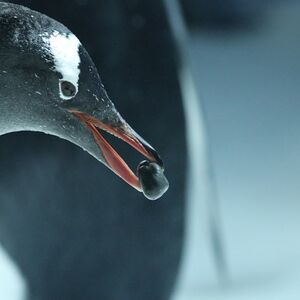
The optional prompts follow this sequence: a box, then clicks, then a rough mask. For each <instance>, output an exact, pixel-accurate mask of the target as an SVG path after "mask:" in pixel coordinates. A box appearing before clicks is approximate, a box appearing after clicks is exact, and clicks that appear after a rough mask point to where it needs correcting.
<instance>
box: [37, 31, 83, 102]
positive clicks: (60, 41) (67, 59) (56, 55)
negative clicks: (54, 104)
mask: <svg viewBox="0 0 300 300" xmlns="http://www.w3.org/2000/svg"><path fill="white" fill-rule="evenodd" d="M42 38H43V41H44V42H45V43H46V45H47V46H48V47H47V48H48V50H49V52H50V54H51V56H52V57H53V59H54V64H55V70H56V71H57V72H59V73H60V74H61V75H62V79H61V80H66V81H69V82H71V83H72V84H73V85H74V86H75V87H76V93H77V91H78V80H79V74H80V69H79V64H80V56H79V46H80V45H81V44H80V41H79V40H78V38H77V37H76V36H75V35H74V34H72V33H69V34H62V33H59V32H58V31H54V32H53V33H52V34H50V35H49V34H45V35H43V37H42ZM59 92H60V97H61V98H62V99H66V100H68V99H69V97H66V96H64V95H63V94H62V91H61V89H60V85H59Z"/></svg>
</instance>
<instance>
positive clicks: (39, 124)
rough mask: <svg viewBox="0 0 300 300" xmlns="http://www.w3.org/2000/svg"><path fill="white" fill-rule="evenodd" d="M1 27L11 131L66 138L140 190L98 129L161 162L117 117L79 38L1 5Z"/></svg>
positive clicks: (37, 17) (0, 50) (36, 15)
mask: <svg viewBox="0 0 300 300" xmlns="http://www.w3.org/2000/svg"><path fill="white" fill-rule="evenodd" d="M5 9H6V10H5ZM5 11H6V15H5ZM0 25H1V26H0V39H2V41H1V43H0V44H1V45H2V46H0V57H1V55H2V57H5V59H3V61H5V64H4V67H3V69H5V72H6V73H5V76H2V77H0V81H1V80H2V79H3V80H2V82H3V83H4V85H3V88H2V89H1V88H0V91H1V94H2V96H3V98H4V99H5V98H7V99H8V98H10V99H12V100H10V101H11V102H10V105H11V108H10V109H11V111H14V114H12V115H14V116H16V115H17V116H18V122H15V126H16V128H15V130H14V131H17V130H34V131H42V132H45V133H49V134H53V135H56V136H58V137H61V138H63V139H66V140H69V141H71V142H72V143H74V144H76V145H78V146H80V147H81V148H83V149H84V150H86V151H88V152H89V153H90V154H91V155H92V156H94V157H95V158H97V159H98V160H99V161H101V162H102V163H103V164H105V165H106V166H107V167H108V168H110V169H111V170H112V171H114V172H115V173H116V174H117V175H118V176H120V177H121V178H122V179H123V180H125V181H126V182H127V183H128V184H130V185H131V186H133V187H134V188H136V189H137V190H141V186H140V183H139V180H138V178H137V176H136V175H135V174H134V173H133V172H132V171H131V169H130V168H129V167H128V165H127V164H126V162H125V161H124V160H123V158H121V156H120V155H119V154H118V152H117V150H115V149H114V148H113V147H112V146H111V145H110V144H109V143H108V141H107V140H106V139H105V138H104V136H103V134H102V131H106V132H107V133H109V134H111V135H113V136H115V137H117V138H119V139H121V140H123V141H125V142H126V143H128V144H129V145H131V146H132V147H133V148H134V149H136V150H137V151H138V152H140V153H141V154H143V156H145V157H146V158H147V159H149V160H150V161H155V162H157V163H158V164H159V165H161V166H162V161H161V159H160V157H159V155H158V154H157V152H156V151H155V150H154V149H153V148H152V147H151V146H150V145H149V144H148V143H147V142H146V141H145V140H144V139H142V138H141V137H140V136H139V135H138V134H137V133H136V132H135V131H134V130H133V129H132V128H131V127H130V126H129V125H128V124H127V122H126V121H125V120H124V119H123V118H122V117H121V115H120V114H119V113H118V111H117V110H116V108H115V106H114V104H113V102H112V101H111V100H110V98H109V96H108V94H107V92H106V90H105V88H104V85H103V84H102V82H101V79H100V76H99V74H98V71H97V69H96V67H95V65H94V63H93V61H92V59H91V58H90V56H89V54H88V53H87V51H86V50H85V48H84V47H83V46H82V45H81V43H80V41H79V40H78V38H77V37H76V36H75V35H74V34H73V33H72V32H70V31H69V30H68V29H67V28H66V27H65V26H63V25H62V24H60V23H59V22H57V21H55V20H53V19H51V18H49V17H47V16H45V15H43V14H40V13H38V12H34V11H32V10H29V9H27V8H24V7H22V6H17V5H12V4H7V7H5V6H4V8H3V7H2V15H0ZM12 81H13V82H12ZM9 82H11V84H13V85H14V91H13V92H11V89H9ZM5 87H6V88H5Z"/></svg>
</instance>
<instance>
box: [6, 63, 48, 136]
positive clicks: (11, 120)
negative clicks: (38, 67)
mask: <svg viewBox="0 0 300 300" xmlns="http://www.w3.org/2000/svg"><path fill="white" fill-rule="evenodd" d="M26 71H27V70H23V69H21V70H20V69H16V68H9V67H7V68H5V67H1V69H0V135H3V134H6V133H10V132H15V131H23V130H29V131H44V130H43V128H42V126H43V124H41V121H40V120H41V114H43V111H45V107H46V106H47V96H46V95H45V92H43V91H44V90H45V89H42V88H41V85H40V84H39V83H40V80H38V79H39V78H38V77H39V75H38V74H36V73H33V74H31V71H30V70H28V72H26ZM27 73H28V74H27ZM47 113H48V114H49V109H48V110H47Z"/></svg>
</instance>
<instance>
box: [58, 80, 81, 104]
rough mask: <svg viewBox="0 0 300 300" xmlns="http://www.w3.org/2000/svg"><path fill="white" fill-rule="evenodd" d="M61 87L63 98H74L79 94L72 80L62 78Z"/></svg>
mask: <svg viewBox="0 0 300 300" xmlns="http://www.w3.org/2000/svg"><path fill="white" fill-rule="evenodd" d="M59 87H60V92H61V95H62V96H63V97H62V98H63V99H65V100H69V99H72V98H73V97H75V96H76V94H77V89H76V86H75V85H74V84H73V83H72V82H70V81H66V80H61V81H60V82H59Z"/></svg>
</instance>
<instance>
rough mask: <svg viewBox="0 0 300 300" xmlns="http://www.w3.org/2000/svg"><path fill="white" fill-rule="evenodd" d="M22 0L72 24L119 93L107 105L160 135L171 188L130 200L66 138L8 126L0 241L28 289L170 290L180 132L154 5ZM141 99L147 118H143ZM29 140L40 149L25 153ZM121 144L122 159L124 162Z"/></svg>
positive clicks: (37, 294)
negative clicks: (157, 196) (154, 198)
mask: <svg viewBox="0 0 300 300" xmlns="http://www.w3.org/2000/svg"><path fill="white" fill-rule="evenodd" d="M22 4H26V2H23V3H22ZM29 4H30V6H31V7H32V8H35V9H38V10H41V11H44V12H47V14H50V15H51V16H53V17H55V18H56V19H59V20H63V22H64V23H66V24H67V25H68V27H69V28H71V29H72V30H73V31H74V32H75V31H76V32H78V33H79V35H80V40H82V41H84V44H85V45H87V48H88V50H89V52H90V53H91V54H92V56H93V58H94V61H95V62H96V64H97V66H98V67H99V69H101V73H102V75H103V78H104V80H105V81H106V82H105V85H106V87H108V90H110V93H113V94H114V95H113V98H114V99H126V101H119V102H118V103H117V106H118V107H119V108H121V109H119V110H120V111H121V112H122V115H125V116H126V119H129V120H130V122H131V123H135V125H134V127H136V128H139V129H140V127H141V128H142V133H143V135H146V136H150V137H151V139H152V141H153V142H154V143H156V144H160V143H162V142H163V145H162V147H161V145H160V148H161V153H162V154H163V157H164V158H165V163H166V164H167V169H168V170H170V172H168V175H169V176H168V177H169V180H170V183H171V189H170V190H169V191H168V193H166V195H165V196H164V199H163V201H160V202H157V203H152V202H151V203H150V202H145V201H141V196H140V194H139V193H136V192H134V191H133V190H132V191H131V190H129V189H128V188H127V187H126V185H124V184H122V183H121V182H118V181H117V179H116V178H115V177H113V176H112V175H111V174H110V173H108V172H107V171H106V170H105V169H103V168H101V169H100V167H99V166H98V165H96V164H95V163H94V161H93V160H91V158H90V157H89V156H87V155H85V154H84V153H83V152H81V151H78V149H77V148H74V147H73V146H72V145H70V144H66V143H63V142H62V141H59V140H57V139H53V138H52V137H47V138H46V137H44V136H41V135H38V134H26V135H24V134H23V133H18V134H14V135H8V136H5V137H2V140H3V138H5V140H4V141H5V144H6V143H7V142H8V145H9V148H10V149H11V150H12V151H9V150H5V148H2V152H4V151H5V153H2V157H4V158H3V159H5V162H3V163H2V167H1V168H2V169H3V167H6V169H7V167H9V169H10V176H8V177H7V176H6V177H5V178H3V179H4V181H3V182H9V181H11V182H14V184H15V186H17V187H18V189H19V190H18V189H15V190H12V189H10V185H8V187H7V188H5V194H6V195H7V199H10V201H8V200H6V199H5V201H2V203H1V204H0V205H1V209H3V210H2V211H4V212H5V213H6V216H5V218H4V219H2V220H0V222H1V229H0V231H1V232H0V239H1V242H2V244H3V245H4V247H5V249H6V250H7V252H8V253H9V254H10V255H11V256H12V258H13V259H14V261H15V262H16V263H17V265H18V266H19V267H20V270H21V272H22V273H23V274H24V277H25V280H26V282H27V285H28V289H29V294H30V295H31V298H30V299H34V298H37V299H56V298H58V299H59V297H61V298H62V299H69V298H70V299H71V298H72V299H82V298H86V299H96V298H97V299H99V298H100V299H102V298H103V299H153V298H155V299H169V297H170V294H171V293H172V289H173V286H174V283H175V279H176V275H177V269H178V265H179V260H180V253H181V247H182V238H183V215H184V180H185V175H184V169H185V137H184V120H183V117H182V108H181V96H180V91H179V87H178V79H177V77H176V68H177V64H176V56H175V55H174V51H173V45H172V39H171V36H170V30H169V28H168V26H167V20H166V16H165V12H164V9H163V7H162V5H161V4H160V3H156V2H155V3H152V4H150V3H149V4H148V3H146V2H142V1H135V3H133V1H132V2H130V3H129V2H128V3H127V2H126V3H125V2H124V1H112V2H110V3H106V5H104V4H102V3H99V2H98V1H89V2H88V3H86V5H82V4H80V3H79V2H70V1H60V2H58V1H55V2H51V6H52V8H49V7H47V6H46V5H47V4H46V3H42V2H38V1H36V3H35V4H34V1H30V2H28V3H27V5H29ZM57 7H59V8H60V9H57ZM70 7H72V9H71V10H70ZM66 11H67V12H68V14H66ZM91 16H94V17H91ZM108 16H110V17H109V18H108ZM78 20H80V22H79V21H78ZM83 25H84V26H83ZM75 29H76V30H75ZM158 29H160V30H158ZM154 33H155V34H154ZM141 41H142V42H141ZM119 45H120V46H119ZM141 99H145V103H146V105H145V106H146V107H145V106H144V104H143V102H142V100H141ZM143 101H144V100H143ZM115 103H116V100H115ZM132 105H133V106H134V107H135V111H132V109H131V108H130V107H131V106H132ZM145 109H147V110H148V111H149V112H151V115H152V116H153V119H154V120H157V124H156V125H155V124H151V123H149V122H145V117H144V116H143V113H144V112H145ZM160 122H165V123H164V125H163V126H159V123H160ZM153 126H157V127H156V128H157V129H156V130H153ZM168 133H171V135H170V134H169V135H168V139H164V138H163V137H166V136H167V134H168ZM25 136H26V138H25ZM29 141H30V142H29ZM20 143H21V145H22V154H20V151H18V149H17V148H16V145H20ZM32 144H33V145H36V147H37V148H39V150H38V151H35V153H34V155H33V153H32ZM49 148H51V152H50V151H49ZM53 149H57V151H52V150H53ZM127 150H128V149H124V152H125V153H126V155H125V156H124V157H126V161H127V160H131V159H132V160H134V158H131V157H130V155H132V151H129V150H128V151H127ZM0 151H1V150H0ZM9 161H10V164H9V163H8V162H9ZM19 163H21V165H23V166H25V169H26V170H28V172H29V171H30V172H29V174H30V176H28V175H29V174H27V173H25V174H24V171H23V172H20V168H18V164H19ZM42 166H44V168H42ZM42 169H46V170H49V171H48V174H43V172H42V171H41V170H42ZM78 170H80V172H78ZM26 175H27V176H26ZM3 177H4V176H3ZM56 178H59V180H56ZM45 181H46V183H45ZM3 186H4V184H3ZM36 186H39V187H40V191H39V192H37V191H36V190H35V189H36V188H35V187H36ZM29 187H32V188H29ZM2 195H3V190H2ZM18 199H19V200H18ZM20 205H21V206H20ZM20 207H21V208H22V209H21V211H22V213H21V212H19V211H20ZM3 214H4V213H3ZM20 228H22V232H21V231H20ZM45 232H47V234H45ZM104 245H105V246H104ZM21 249H22V251H21ZM29 261H30V262H29Z"/></svg>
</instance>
